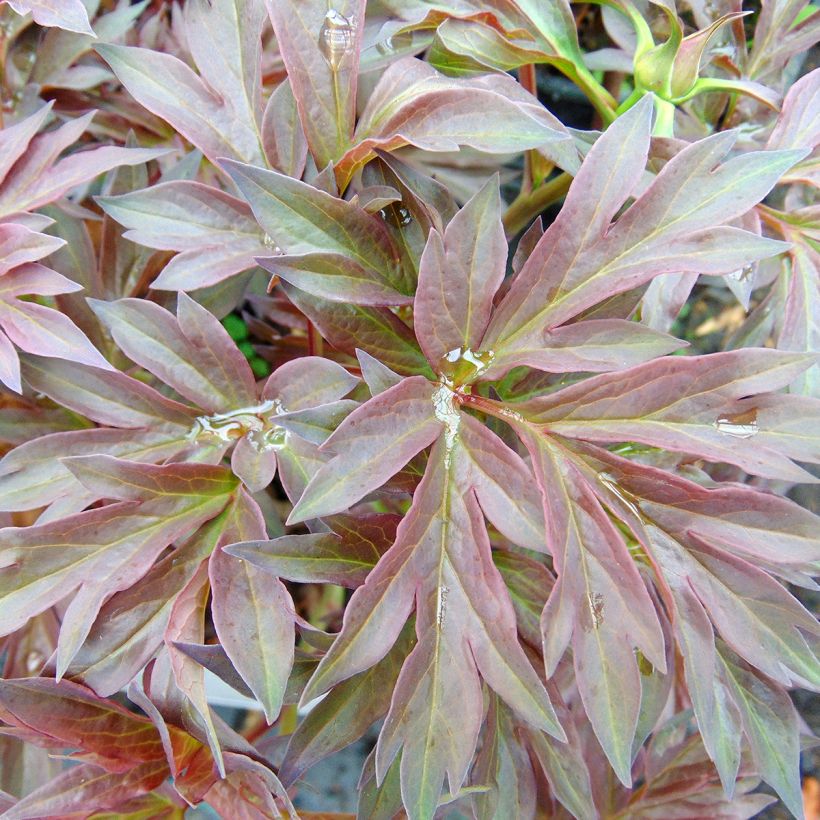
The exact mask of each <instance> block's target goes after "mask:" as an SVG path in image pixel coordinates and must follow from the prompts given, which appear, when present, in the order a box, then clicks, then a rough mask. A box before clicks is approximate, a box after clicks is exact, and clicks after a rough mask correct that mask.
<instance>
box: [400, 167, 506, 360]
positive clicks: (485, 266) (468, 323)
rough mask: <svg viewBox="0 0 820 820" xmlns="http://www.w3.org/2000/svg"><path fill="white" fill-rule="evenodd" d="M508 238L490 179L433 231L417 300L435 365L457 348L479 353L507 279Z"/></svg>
mask: <svg viewBox="0 0 820 820" xmlns="http://www.w3.org/2000/svg"><path fill="white" fill-rule="evenodd" d="M506 265H507V242H506V239H505V238H504V228H503V226H502V224H501V197H500V195H499V191H498V181H497V180H496V179H491V180H490V181H489V182H488V183H487V184H486V185H485V186H484V187H483V188H482V189H481V191H479V192H478V193H477V194H476V195H475V196H474V197H473V198H472V199H471V200H470V201H469V202H468V203H467V204H466V205H465V206H464V207H463V208H462V209H461V210H460V211H459V212H458V213H457V214H456V215H455V216H454V217H453V219H452V220H451V221H450V223H449V224H448V225H447V228H446V230H445V231H444V235H443V236H442V235H441V234H439V233H438V232H436V231H435V230H433V231H432V232H431V233H430V236H429V237H428V239H427V245H426V247H425V249H424V253H423V254H422V256H421V261H420V263H419V281H418V288H417V290H416V298H415V301H414V303H413V316H414V325H415V329H416V334H417V338H418V340H419V343H420V344H421V349H422V350H423V351H424V353H425V355H426V356H427V360H428V361H429V362H430V364H431V365H433V367H434V368H436V369H438V368H439V367H440V364H439V363H440V362H441V361H442V360H443V359H445V357H446V356H448V354H450V353H451V352H452V351H458V352H457V353H456V355H457V356H458V355H460V354H461V351H464V350H470V351H477V350H478V346H479V344H480V343H481V339H482V337H483V335H484V331H485V330H486V329H487V323H488V321H489V319H490V311H491V309H492V305H493V297H494V296H495V292H496V291H497V290H498V287H499V285H500V284H501V281H502V280H503V278H504V271H505V269H506Z"/></svg>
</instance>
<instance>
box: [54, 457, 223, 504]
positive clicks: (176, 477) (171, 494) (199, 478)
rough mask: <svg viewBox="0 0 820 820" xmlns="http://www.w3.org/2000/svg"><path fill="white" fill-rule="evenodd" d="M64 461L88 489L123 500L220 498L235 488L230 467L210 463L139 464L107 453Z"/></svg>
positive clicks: (104, 496)
mask: <svg viewBox="0 0 820 820" xmlns="http://www.w3.org/2000/svg"><path fill="white" fill-rule="evenodd" d="M63 464H65V466H66V467H68V469H69V470H70V471H71V472H72V474H73V475H74V477H75V478H77V479H78V480H79V481H80V483H81V484H82V485H83V486H84V487H86V488H87V489H89V490H91V491H92V492H96V493H99V494H100V495H101V496H102V497H103V498H116V499H118V500H121V501H142V500H145V499H160V498H164V497H167V498H196V499H198V500H200V499H205V498H208V497H212V498H220V497H223V496H228V495H230V494H231V493H232V492H233V491H234V490H235V489H236V479H235V478H234V477H233V476H232V475H231V474H230V472H229V471H228V470H226V469H225V468H224V467H217V466H211V465H209V464H196V463H190V464H187V463H171V464H164V465H155V464H139V463H137V462H134V461H126V460H124V459H119V458H113V457H111V456H106V455H93V456H75V457H73V458H66V459H63Z"/></svg>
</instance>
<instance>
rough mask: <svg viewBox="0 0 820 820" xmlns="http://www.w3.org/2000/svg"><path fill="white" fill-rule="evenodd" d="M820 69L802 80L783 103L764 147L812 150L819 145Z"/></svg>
mask: <svg viewBox="0 0 820 820" xmlns="http://www.w3.org/2000/svg"><path fill="white" fill-rule="evenodd" d="M818 96H820V69H815V70H814V71H810V72H809V73H808V74H806V75H805V76H804V77H801V78H800V79H799V80H798V81H797V82H796V83H795V84H794V85H793V86H792V87H791V88H790V89H789V92H788V94H786V98H785V99H784V100H783V107H782V109H781V111H780V116H779V117H778V118H777V123H776V124H775V127H774V130H773V131H772V133H771V136H770V137H769V142H768V143H767V145H766V147H767V148H769V149H784V148H815V147H816V146H817V144H818V143H820V112H818V107H817V99H818Z"/></svg>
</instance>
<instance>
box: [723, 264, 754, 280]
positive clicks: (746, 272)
mask: <svg viewBox="0 0 820 820" xmlns="http://www.w3.org/2000/svg"><path fill="white" fill-rule="evenodd" d="M752 273H754V267H753V266H752V265H746V266H744V267H742V268H741V269H740V270H734V271H732V272H731V273H729V274H727V278H728V279H731V280H733V281H734V282H746V281H747V280H748V279H749V277H750V276H751V275H752Z"/></svg>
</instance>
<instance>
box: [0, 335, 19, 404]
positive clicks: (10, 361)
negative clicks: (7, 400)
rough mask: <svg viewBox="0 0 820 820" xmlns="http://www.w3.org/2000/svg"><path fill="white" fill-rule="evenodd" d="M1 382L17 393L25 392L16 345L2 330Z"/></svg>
mask: <svg viewBox="0 0 820 820" xmlns="http://www.w3.org/2000/svg"><path fill="white" fill-rule="evenodd" d="M0 382H3V384H5V385H6V386H7V387H9V388H11V389H12V390H14V392H15V393H22V392H23V384H22V382H21V380H20V359H19V358H18V356H17V351H16V350H15V349H14V345H13V344H12V343H11V342H10V341H9V339H8V336H6V334H5V333H3V332H2V330H0Z"/></svg>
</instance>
